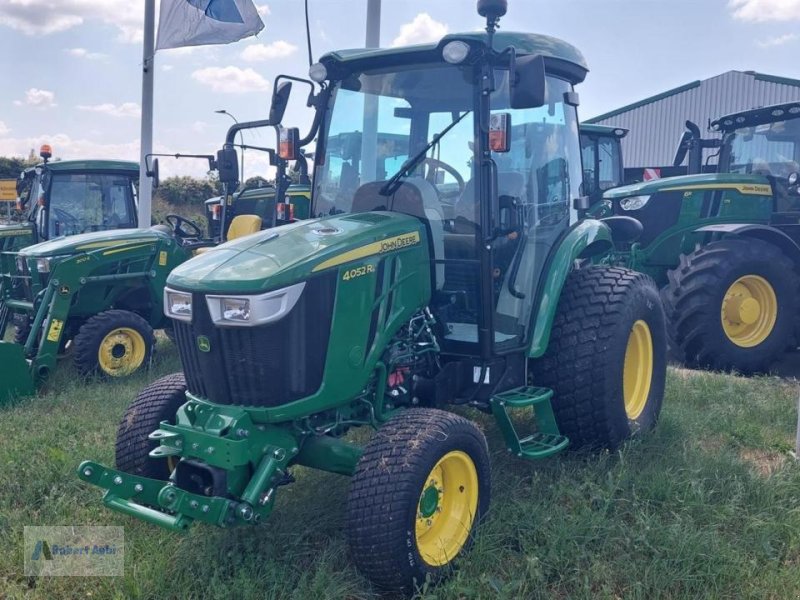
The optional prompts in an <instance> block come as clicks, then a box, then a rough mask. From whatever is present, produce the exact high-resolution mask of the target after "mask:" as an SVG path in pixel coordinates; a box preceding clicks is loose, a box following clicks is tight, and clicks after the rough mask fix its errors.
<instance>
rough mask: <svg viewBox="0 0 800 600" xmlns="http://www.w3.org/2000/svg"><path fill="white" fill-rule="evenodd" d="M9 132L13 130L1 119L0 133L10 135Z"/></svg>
mask: <svg viewBox="0 0 800 600" xmlns="http://www.w3.org/2000/svg"><path fill="white" fill-rule="evenodd" d="M9 133H11V130H10V129H9V128H8V126H7V125H6V124H5V123H4V122H3V121H0V135H8V134H9Z"/></svg>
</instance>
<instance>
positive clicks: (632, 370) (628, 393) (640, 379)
mask: <svg viewBox="0 0 800 600" xmlns="http://www.w3.org/2000/svg"><path fill="white" fill-rule="evenodd" d="M652 380H653V336H652V335H650V327H648V325H647V323H645V322H644V321H642V320H641V319H640V320H639V321H636V322H635V323H634V324H633V327H632V328H631V333H630V335H629V336H628V345H627V347H626V349H625V366H624V367H623V374H622V391H623V396H624V397H625V412H626V413H627V415H628V418H629V419H636V418H638V417H639V415H641V414H642V411H643V410H644V407H645V406H646V405H647V397H648V396H649V395H650V383H651V382H652Z"/></svg>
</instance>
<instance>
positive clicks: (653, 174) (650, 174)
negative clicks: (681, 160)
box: [644, 167, 661, 181]
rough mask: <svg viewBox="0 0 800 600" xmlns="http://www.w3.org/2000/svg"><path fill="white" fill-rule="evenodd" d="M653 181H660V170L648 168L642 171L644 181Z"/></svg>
mask: <svg viewBox="0 0 800 600" xmlns="http://www.w3.org/2000/svg"><path fill="white" fill-rule="evenodd" d="M654 179H661V169H658V168H655V167H648V168H646V169H645V170H644V180H645V181H653V180H654Z"/></svg>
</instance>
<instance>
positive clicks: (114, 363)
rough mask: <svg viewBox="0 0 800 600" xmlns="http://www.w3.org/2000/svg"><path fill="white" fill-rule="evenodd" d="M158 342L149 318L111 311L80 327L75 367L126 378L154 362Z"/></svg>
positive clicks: (76, 337) (77, 337) (76, 339)
mask: <svg viewBox="0 0 800 600" xmlns="http://www.w3.org/2000/svg"><path fill="white" fill-rule="evenodd" d="M155 342H156V337H155V333H154V332H153V328H152V327H150V324H149V323H148V322H147V321H146V320H145V319H143V318H142V317H140V316H139V315H137V314H136V313H133V312H130V311H127V310H120V309H113V310H107V311H105V312H101V313H99V314H97V315H94V316H93V317H91V318H90V319H88V320H87V321H86V323H84V324H83V325H82V326H81V328H80V329H79V330H78V335H76V336H75V339H74V340H73V344H74V346H75V367H76V368H77V369H78V372H79V373H80V374H81V375H83V376H90V375H102V376H105V377H126V376H128V375H131V374H132V373H135V372H136V371H138V370H139V369H142V368H147V367H148V366H149V365H150V357H151V356H152V354H153V347H154V346H155Z"/></svg>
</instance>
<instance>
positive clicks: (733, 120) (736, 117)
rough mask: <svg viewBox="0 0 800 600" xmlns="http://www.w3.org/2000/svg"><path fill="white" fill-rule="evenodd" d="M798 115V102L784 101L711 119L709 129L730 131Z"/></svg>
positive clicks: (799, 103) (784, 119)
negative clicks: (714, 119)
mask: <svg viewBox="0 0 800 600" xmlns="http://www.w3.org/2000/svg"><path fill="white" fill-rule="evenodd" d="M798 117H800V102H786V103H784V104H773V105H772V106H765V107H763V108H753V109H750V110H743V111H741V112H737V113H732V114H730V115H725V116H724V117H720V118H719V119H717V120H716V121H712V122H711V126H710V129H711V130H712V131H731V130H733V129H741V128H742V127H753V126H755V125H763V124H765V123H773V122H775V121H786V120H788V119H796V118H798Z"/></svg>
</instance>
